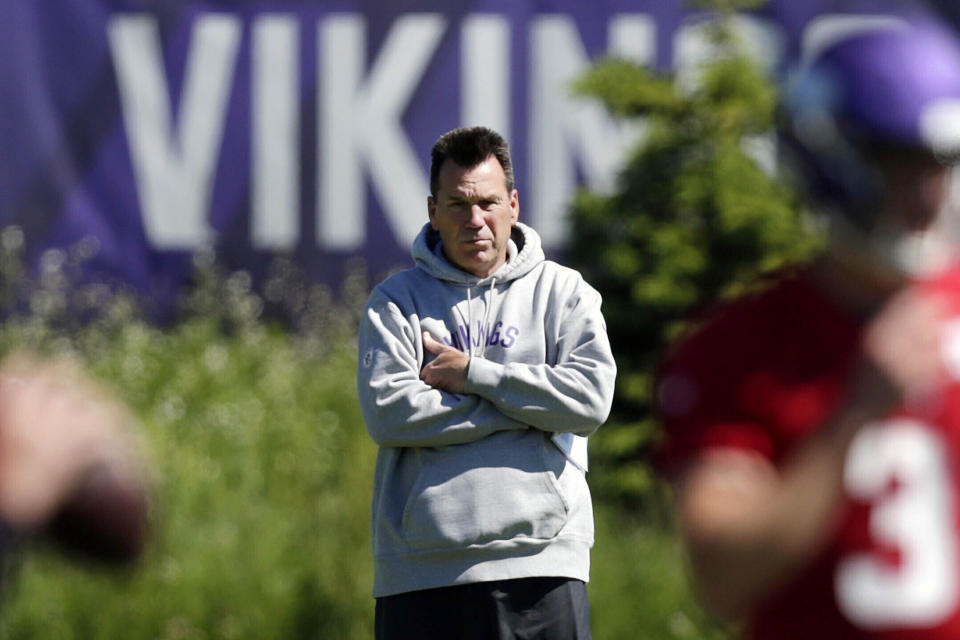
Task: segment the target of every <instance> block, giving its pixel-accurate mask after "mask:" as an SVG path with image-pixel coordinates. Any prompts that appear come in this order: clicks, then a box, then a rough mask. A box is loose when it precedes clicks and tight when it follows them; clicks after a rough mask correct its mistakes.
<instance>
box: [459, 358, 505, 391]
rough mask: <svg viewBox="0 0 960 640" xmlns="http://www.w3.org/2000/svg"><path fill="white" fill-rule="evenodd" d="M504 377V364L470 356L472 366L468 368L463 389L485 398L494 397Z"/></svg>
mask: <svg viewBox="0 0 960 640" xmlns="http://www.w3.org/2000/svg"><path fill="white" fill-rule="evenodd" d="M502 378H503V365H502V364H499V363H496V362H491V361H489V360H484V359H483V358H477V357H473V358H470V366H469V367H468V368H467V381H466V384H465V385H464V389H463V390H464V391H466V392H467V393H472V394H474V395H477V396H481V397H483V398H487V399H492V396H493V394H494V393H495V391H496V389H497V387H498V386H499V385H500V380H501V379H502Z"/></svg>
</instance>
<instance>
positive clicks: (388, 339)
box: [358, 303, 616, 446]
mask: <svg viewBox="0 0 960 640" xmlns="http://www.w3.org/2000/svg"><path fill="white" fill-rule="evenodd" d="M596 315H599V310H596ZM585 326H586V328H587V330H585V331H584V332H582V335H580V333H578V340H579V343H578V344H577V345H574V346H573V347H570V348H569V349H565V351H569V352H570V353H568V354H566V356H565V359H564V362H562V363H561V364H560V365H558V366H552V367H551V366H549V365H546V364H523V363H511V364H508V365H503V364H498V363H494V362H490V361H486V360H482V359H477V360H476V361H475V362H471V358H470V356H468V355H467V354H465V353H463V352H461V351H459V350H458V349H455V348H453V347H450V346H447V345H444V344H441V343H440V342H439V341H437V340H436V339H435V338H434V337H433V336H431V335H430V334H429V333H428V332H423V331H419V324H418V323H416V322H411V321H409V320H408V319H407V318H405V317H404V316H403V314H402V313H401V312H400V311H399V309H398V308H397V307H396V305H393V304H392V303H386V304H382V303H377V304H374V305H372V306H371V307H368V310H367V317H366V318H365V320H364V322H363V324H362V325H361V336H360V343H361V351H362V352H365V353H369V354H370V362H369V363H367V364H363V363H361V367H360V369H359V373H358V391H359V394H360V398H361V406H362V407H363V408H364V417H365V421H366V424H367V428H368V430H369V431H370V433H371V436H372V437H373V438H374V440H375V441H377V443H378V444H381V445H383V446H442V445H449V444H463V443H465V442H472V441H475V440H478V439H480V438H483V437H486V436H487V435H490V434H491V433H494V432H496V431H500V430H507V429H527V428H530V427H533V428H539V429H543V430H545V431H570V432H574V433H582V434H587V433H590V432H592V431H593V430H595V429H596V427H597V426H599V425H600V424H601V423H602V422H603V421H604V420H605V419H606V416H607V413H608V412H609V410H610V403H611V402H612V396H613V381H614V376H615V370H616V367H615V364H614V362H613V357H612V355H610V349H609V344H608V343H607V341H606V335H605V333H603V332H602V319H599V320H595V321H591V322H586V323H585ZM415 331H417V332H418V333H416V334H415V333H414V332H415ZM571 333H576V332H571ZM421 346H422V349H423V351H422V352H419V353H418V348H419V347H421ZM427 355H433V356H435V357H433V358H432V360H430V362H428V363H427V364H426V365H425V366H423V368H422V369H421V368H420V365H419V363H420V362H421V359H424V360H426V359H429V358H426V357H425V356H427ZM471 367H475V371H474V373H473V374H471V373H470V369H471ZM481 372H482V373H481ZM474 378H476V379H475V380H474Z"/></svg>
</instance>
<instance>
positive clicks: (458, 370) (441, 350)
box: [420, 331, 470, 393]
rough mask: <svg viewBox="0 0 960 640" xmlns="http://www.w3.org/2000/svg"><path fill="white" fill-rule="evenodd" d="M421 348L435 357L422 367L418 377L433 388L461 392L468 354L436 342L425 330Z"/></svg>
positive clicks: (465, 377)
mask: <svg viewBox="0 0 960 640" xmlns="http://www.w3.org/2000/svg"><path fill="white" fill-rule="evenodd" d="M423 348H424V349H426V350H427V351H429V352H430V353H432V354H434V355H435V356H437V357H436V358H434V359H433V360H432V361H431V362H430V363H429V364H427V365H426V366H424V367H423V369H422V370H421V371H420V379H421V380H423V381H424V382H426V383H427V384H428V385H430V386H431V387H433V388H435V389H443V390H444V391H449V392H450V393H463V388H464V385H465V384H466V382H467V366H468V365H469V364H470V356H468V355H467V354H465V353H464V352H462V351H460V350H459V349H455V348H454V347H450V346H447V345H445V344H443V343H442V342H438V341H437V340H435V339H434V338H433V336H431V335H430V334H429V333H427V332H426V331H424V332H423Z"/></svg>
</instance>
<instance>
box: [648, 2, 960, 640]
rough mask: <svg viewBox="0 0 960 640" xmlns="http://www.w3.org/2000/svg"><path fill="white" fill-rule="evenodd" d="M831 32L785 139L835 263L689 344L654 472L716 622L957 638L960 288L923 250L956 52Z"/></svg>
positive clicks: (793, 96) (902, 25)
mask: <svg viewBox="0 0 960 640" xmlns="http://www.w3.org/2000/svg"><path fill="white" fill-rule="evenodd" d="M901 18H902V19H901ZM817 26H822V27H824V28H823V29H822V30H817V29H815V28H813V29H812V30H811V31H810V34H809V35H810V37H809V38H808V40H807V45H808V46H807V48H806V50H805V55H804V59H803V61H802V63H801V65H800V68H799V70H798V72H797V73H796V74H794V75H793V77H792V79H791V81H790V82H789V83H788V84H787V86H786V90H785V92H784V114H785V122H784V129H783V134H784V138H785V140H787V141H791V143H792V146H793V148H795V149H796V150H797V152H798V154H799V155H798V157H799V158H800V159H801V163H800V164H801V166H804V167H805V168H806V170H807V176H808V177H809V178H810V185H811V190H812V192H813V194H814V195H815V196H817V199H818V200H819V204H820V205H822V207H823V208H824V209H826V210H829V213H830V216H829V220H830V229H829V233H830V238H829V242H828V246H827V248H826V249H825V251H824V252H823V253H822V255H820V256H819V257H818V258H816V259H815V260H813V261H812V262H811V263H810V264H808V265H804V266H802V267H799V268H795V269H790V270H787V271H786V272H782V273H779V274H776V275H774V276H772V277H771V278H770V279H769V281H768V282H766V283H764V286H762V288H760V290H759V291H755V292H753V293H751V294H748V295H746V296H744V297H742V298H740V299H738V300H735V301H733V302H730V303H727V304H725V305H723V306H721V307H720V308H719V309H715V310H714V311H713V312H712V313H710V314H708V315H707V317H706V318H701V322H700V323H699V324H698V325H697V328H696V329H695V330H694V331H693V333H692V334H691V335H688V336H686V337H684V338H683V339H682V340H681V341H680V343H679V344H677V345H675V348H674V349H673V351H672V352H671V353H670V354H669V355H668V357H667V359H666V361H665V362H664V363H663V365H662V367H661V370H660V372H659V376H658V383H657V388H656V389H657V396H658V403H659V412H660V414H661V418H662V420H663V423H664V425H665V428H666V437H665V442H664V445H663V448H662V451H661V455H660V458H659V464H660V468H661V470H662V471H663V472H664V473H665V474H666V475H667V476H668V477H669V478H670V479H671V480H672V483H673V486H674V487H675V496H674V497H675V501H676V509H677V514H678V522H679V526H680V529H681V533H682V536H683V540H684V542H685V544H686V548H687V550H688V552H689V561H690V568H691V572H692V576H693V579H694V582H695V586H696V588H697V589H698V591H699V594H700V596H701V597H702V601H703V602H704V603H705V605H707V606H708V608H710V609H712V610H713V611H714V612H716V613H717V614H719V615H721V616H722V617H723V618H725V619H726V620H729V621H734V622H737V623H743V624H744V627H745V629H744V631H745V634H746V636H747V637H749V638H756V639H762V640H768V639H770V640H772V639H777V640H785V639H787V640H789V639H791V638H817V639H818V640H822V639H833V638H836V639H840V638H843V639H845V640H851V639H853V640H855V639H857V638H863V639H875V638H885V639H891V640H907V639H922V640H932V639H944V640H945V639H947V638H960V503H958V496H960V269H958V268H957V267H956V266H955V265H954V266H949V265H946V264H941V263H940V261H937V260H932V258H931V252H929V251H926V250H925V247H930V246H935V244H928V243H929V242H930V241H931V235H930V234H931V229H932V227H933V225H934V223H935V222H936V221H937V217H938V215H940V213H941V212H942V211H943V210H944V209H945V203H946V198H947V191H948V176H949V168H948V166H947V164H946V163H947V160H948V159H949V158H951V157H952V156H953V155H954V154H956V153H957V152H958V151H960V47H958V44H957V41H956V40H955V36H954V34H953V33H952V32H950V31H948V30H947V29H946V27H944V26H942V25H941V24H939V23H937V22H936V21H935V20H934V19H933V18H931V17H928V16H925V15H919V14H911V15H909V16H901V17H898V18H893V17H889V16H888V17H886V18H880V17H875V18H873V19H865V20H862V21H860V22H856V21H853V22H850V21H848V22H846V23H842V22H841V23H833V24H832V26H831V25H830V24H829V23H828V22H827V21H825V22H823V23H821V24H820V25H814V27H817ZM838 26H839V27H842V28H837V27H838Z"/></svg>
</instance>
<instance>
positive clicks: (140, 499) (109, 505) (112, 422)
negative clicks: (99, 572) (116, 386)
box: [0, 353, 148, 563]
mask: <svg viewBox="0 0 960 640" xmlns="http://www.w3.org/2000/svg"><path fill="white" fill-rule="evenodd" d="M132 424H133V419H132V416H131V415H130V414H129V412H128V410H127V409H126V407H125V406H124V405H123V404H122V403H121V402H120V400H119V399H117V398H116V397H115V396H113V395H112V394H110V393H108V392H107V390H106V389H104V388H102V387H100V386H99V385H97V384H96V383H95V382H94V381H93V380H92V379H91V378H90V377H89V376H88V375H86V374H85V373H84V372H83V371H82V370H81V369H80V368H79V366H78V365H77V364H76V363H73V362H69V361H67V360H62V359H61V360H47V359H41V358H39V357H36V356H34V355H31V354H27V353H15V354H12V355H10V356H7V357H6V358H5V359H4V360H3V362H2V363H0V554H2V555H4V556H6V555H8V554H9V553H10V552H11V551H13V550H14V549H15V548H16V547H17V546H18V543H19V542H21V541H23V540H25V539H27V538H33V537H41V538H47V539H50V540H52V541H53V542H55V543H57V545H58V548H59V549H61V550H64V551H68V552H70V553H71V554H75V555H76V556H77V557H78V558H86V559H94V560H99V561H105V562H109V563H122V562H128V561H131V560H133V559H135V558H136V557H137V556H138V555H139V554H140V553H141V551H142V549H143V546H144V543H145V540H146V536H147V529H148V527H147V495H146V493H147V492H146V483H145V478H144V475H143V474H144V471H145V470H144V468H143V465H142V463H141V460H140V457H139V452H138V451H137V449H136V447H135V446H134V442H133V435H134V434H132V433H131V431H130V429H131V426H132Z"/></svg>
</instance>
